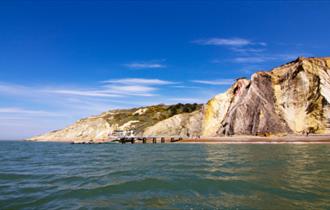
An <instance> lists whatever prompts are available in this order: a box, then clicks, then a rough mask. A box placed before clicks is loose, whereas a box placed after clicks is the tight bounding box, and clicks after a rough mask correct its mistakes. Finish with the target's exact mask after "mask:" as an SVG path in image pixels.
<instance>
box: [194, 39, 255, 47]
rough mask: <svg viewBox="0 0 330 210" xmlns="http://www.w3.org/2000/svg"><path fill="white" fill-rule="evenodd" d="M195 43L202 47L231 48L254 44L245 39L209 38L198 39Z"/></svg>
mask: <svg viewBox="0 0 330 210" xmlns="http://www.w3.org/2000/svg"><path fill="white" fill-rule="evenodd" d="M193 43H195V44H200V45H215V46H230V47H242V46H246V45H251V44H252V42H251V41H250V40H248V39H243V38H208V39H197V40H194V41H193Z"/></svg>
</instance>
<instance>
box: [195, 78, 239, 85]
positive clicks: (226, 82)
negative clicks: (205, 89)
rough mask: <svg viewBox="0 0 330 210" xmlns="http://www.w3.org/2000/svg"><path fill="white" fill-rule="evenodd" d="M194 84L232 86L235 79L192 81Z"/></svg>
mask: <svg viewBox="0 0 330 210" xmlns="http://www.w3.org/2000/svg"><path fill="white" fill-rule="evenodd" d="M192 82H195V83H200V84H206V85H232V84H233V83H234V82H235V80H233V79H219V80H192Z"/></svg>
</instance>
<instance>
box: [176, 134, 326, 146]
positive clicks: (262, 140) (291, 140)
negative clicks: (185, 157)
mask: <svg viewBox="0 0 330 210" xmlns="http://www.w3.org/2000/svg"><path fill="white" fill-rule="evenodd" d="M177 143H190V144H330V135H329V134H320V135H310V136H302V135H288V136H269V137H260V136H230V137H208V138H200V139H183V140H182V141H180V142H177Z"/></svg>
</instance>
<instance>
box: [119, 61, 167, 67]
mask: <svg viewBox="0 0 330 210" xmlns="http://www.w3.org/2000/svg"><path fill="white" fill-rule="evenodd" d="M125 66H126V67H128V68H131V69H160V68H166V65H164V64H161V63H149V62H141V63H128V64H125Z"/></svg>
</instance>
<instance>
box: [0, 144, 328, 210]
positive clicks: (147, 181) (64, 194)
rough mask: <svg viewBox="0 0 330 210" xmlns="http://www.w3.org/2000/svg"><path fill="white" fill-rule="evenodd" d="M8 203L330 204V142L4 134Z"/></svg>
mask: <svg viewBox="0 0 330 210" xmlns="http://www.w3.org/2000/svg"><path fill="white" fill-rule="evenodd" d="M0 209H1V210H5V209H13V210H16V209H47V210H50V209H189V210H191V209H266V210H272V209H275V210H282V209H284V210H285V209H299V210H301V209H330V145H293V144H285V145H271V144H262V145H258V144H242V145H235V144H233V145H230V144H229V145H221V144H175V143H173V144H123V145H122V144H92V145H88V144H87V145H83V144H81V145H77V144H74V145H72V144H67V143H50V142H44V143H40V142H24V141H0Z"/></svg>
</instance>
